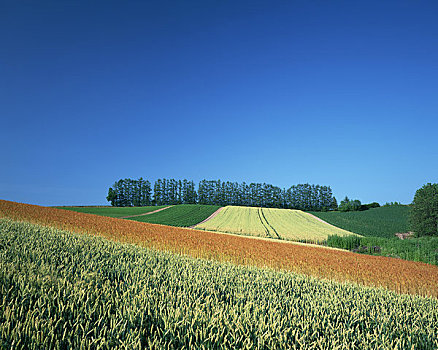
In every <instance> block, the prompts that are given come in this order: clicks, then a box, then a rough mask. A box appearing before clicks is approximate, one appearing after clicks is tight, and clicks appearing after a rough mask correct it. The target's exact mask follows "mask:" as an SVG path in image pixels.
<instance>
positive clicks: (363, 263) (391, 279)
mask: <svg viewBox="0 0 438 350" xmlns="http://www.w3.org/2000/svg"><path fill="white" fill-rule="evenodd" d="M166 210H167V209H166ZM0 217H3V218H9V219H13V220H18V221H26V222H29V223H34V224H41V225H44V226H47V227H52V228H56V229H63V230H68V231H72V232H77V233H88V234H93V235H98V236H102V237H106V238H109V239H111V240H114V241H119V242H129V243H136V244H139V245H142V246H147V247H152V248H157V249H160V250H168V251H172V252H176V253H182V254H186V255H190V256H192V257H197V258H207V259H215V260H219V261H226V262H232V263H237V264H241V265H252V266H259V267H270V268H274V269H279V270H285V271H291V272H295V273H300V274H304V275H308V276H314V277H322V278H328V279H332V280H334V281H338V282H354V283H357V284H360V285H365V286H376V287H384V288H387V289H389V290H393V291H396V292H398V293H411V294H418V295H424V296H434V297H436V296H438V290H437V288H436V286H437V285H438V267H437V266H433V265H427V264H423V263H417V262H412V261H405V260H400V259H393V258H386V257H380V256H369V255H361V254H354V253H351V252H348V251H342V250H335V249H331V248H324V247H317V246H311V245H305V244H299V243H290V242H285V241H280V240H261V239H255V238H250V237H245V236H236V235H227V234H218V233H214V232H208V231H198V230H193V229H185V228H177V227H170V226H161V225H153V224H147V223H141V222H136V221H132V220H121V219H116V218H109V217H101V216H97V215H90V214H83V213H77V212H73V211H67V210H59V209H54V208H46V207H40V206H36V205H28V204H21V203H15V202H9V201H3V200H0Z"/></svg>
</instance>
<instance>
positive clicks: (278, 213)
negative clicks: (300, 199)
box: [196, 206, 354, 242]
mask: <svg viewBox="0 0 438 350" xmlns="http://www.w3.org/2000/svg"><path fill="white" fill-rule="evenodd" d="M196 228H197V229H202V230H207V231H217V232H227V233H235V234H243V235H252V236H258V237H268V238H280V239H286V240H295V241H314V242H316V241H323V240H325V239H327V237H328V236H329V235H335V234H336V235H338V236H349V235H354V234H353V233H351V232H348V231H346V230H342V229H340V228H337V227H334V226H331V225H328V224H326V223H324V222H321V221H320V220H318V219H317V218H315V217H312V216H311V215H309V214H308V213H305V212H302V211H300V210H291V209H273V208H254V207H235V206H228V207H225V208H224V209H222V211H221V212H220V213H219V214H218V215H217V216H215V217H214V218H212V219H211V220H208V221H207V222H205V223H202V224H200V225H197V226H196Z"/></svg>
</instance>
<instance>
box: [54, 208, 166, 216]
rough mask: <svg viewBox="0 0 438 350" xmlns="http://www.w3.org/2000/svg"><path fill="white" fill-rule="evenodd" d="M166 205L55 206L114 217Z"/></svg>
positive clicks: (149, 210) (147, 210)
mask: <svg viewBox="0 0 438 350" xmlns="http://www.w3.org/2000/svg"><path fill="white" fill-rule="evenodd" d="M164 207H166V206H165V205H164V206H150V207H121V208H119V207H55V208H57V209H66V210H72V211H76V212H78V213H86V214H95V215H101V216H110V217H112V218H120V217H124V216H130V215H139V214H144V213H149V212H151V211H154V210H157V209H160V208H164Z"/></svg>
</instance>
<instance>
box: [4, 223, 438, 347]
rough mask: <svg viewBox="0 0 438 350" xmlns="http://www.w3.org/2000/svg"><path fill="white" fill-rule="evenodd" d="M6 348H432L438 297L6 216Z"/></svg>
mask: <svg viewBox="0 0 438 350" xmlns="http://www.w3.org/2000/svg"><path fill="white" fill-rule="evenodd" d="M0 247H1V250H0V295H1V297H2V299H1V303H0V348H3V349H18V348H23V349H182V348H184V349H296V348H300V349H335V348H337V349H339V348H351V349H371V348H382V349H437V348H438V328H437V326H436V325H437V324H438V302H437V300H436V299H434V298H422V297H416V296H410V295H398V294H396V293H392V292H388V291H386V290H384V289H373V288H365V287H360V286H356V285H353V284H348V283H335V282H332V281H324V280H317V279H314V278H310V277H305V276H300V275H295V274H292V273H287V272H276V271H272V270H269V269H256V268H250V267H239V266H235V265H231V264H225V263H218V262H214V261H207V260H201V259H194V258H190V257H184V256H179V255H176V254H171V253H166V252H159V251H156V250H150V249H144V248H141V247H138V246H135V245H129V244H120V243H115V242H111V241H107V240H104V239H102V238H97V237H90V236H87V235H74V234H71V233H68V232H64V231H59V230H54V229H52V228H43V227H39V226H34V225H30V224H24V223H11V222H9V221H5V220H0Z"/></svg>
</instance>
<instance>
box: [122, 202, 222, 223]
mask: <svg viewBox="0 0 438 350" xmlns="http://www.w3.org/2000/svg"><path fill="white" fill-rule="evenodd" d="M219 208H220V206H217V205H200V204H179V205H175V206H173V207H170V208H169V209H166V210H163V211H160V212H158V213H153V214H150V215H145V216H136V217H132V218H129V220H135V221H140V222H148V223H151V224H160V225H169V226H178V227H189V226H193V225H196V224H198V223H200V222H201V221H202V220H204V219H206V218H208V217H209V216H210V215H211V214H213V213H214V212H215V211H216V210H218V209H219Z"/></svg>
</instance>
